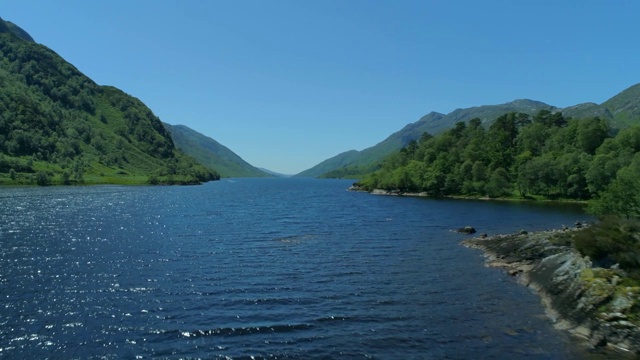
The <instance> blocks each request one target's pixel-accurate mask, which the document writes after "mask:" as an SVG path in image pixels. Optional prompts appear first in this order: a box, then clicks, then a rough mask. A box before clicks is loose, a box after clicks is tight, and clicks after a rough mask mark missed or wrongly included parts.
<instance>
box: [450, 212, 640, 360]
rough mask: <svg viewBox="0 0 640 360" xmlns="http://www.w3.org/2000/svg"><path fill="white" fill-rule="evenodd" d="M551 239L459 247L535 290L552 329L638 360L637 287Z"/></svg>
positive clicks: (518, 237) (479, 241)
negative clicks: (630, 354) (475, 251)
mask: <svg viewBox="0 0 640 360" xmlns="http://www.w3.org/2000/svg"><path fill="white" fill-rule="evenodd" d="M581 224H582V223H581ZM581 226H583V227H586V226H587V225H586V224H585V225H581ZM574 229H575V228H574ZM574 229H568V230H567V231H573V230H574ZM555 234H558V232H557V231H556V232H553V231H549V232H531V233H527V232H526V231H525V230H521V231H520V233H519V234H511V235H496V236H491V237H487V238H485V237H483V236H480V238H472V239H467V240H464V241H463V242H462V244H464V245H465V246H468V247H472V248H477V249H481V250H483V251H484V252H485V256H486V263H487V265H488V266H495V267H501V268H504V269H505V271H506V272H508V274H509V275H512V276H516V275H517V276H518V277H517V278H518V280H519V282H521V283H522V284H524V285H526V286H529V287H530V288H531V289H533V290H534V291H536V292H537V293H538V294H539V295H540V297H541V298H542V301H543V303H544V304H545V306H546V307H547V310H548V314H549V317H550V318H551V319H553V321H554V323H555V326H556V327H557V328H559V329H564V330H567V331H570V332H572V333H573V334H575V335H576V336H581V337H583V338H586V341H587V342H588V343H589V344H590V345H591V346H593V347H607V348H611V349H618V350H624V351H630V352H633V353H635V354H636V355H639V354H640V322H639V321H638V320H637V319H636V317H635V315H634V314H635V312H636V311H637V310H636V309H637V307H638V306H639V304H640V286H626V287H623V286H622V284H624V281H623V279H624V278H625V277H626V276H627V275H626V274H625V273H624V272H623V271H622V270H620V269H615V268H617V267H619V266H613V269H611V268H609V269H607V268H599V267H594V264H593V263H592V261H591V259H590V258H589V257H587V256H581V255H580V254H579V253H578V252H577V251H576V250H575V249H573V248H572V247H571V246H568V245H558V243H556V242H553V241H551V240H552V238H553V237H554V236H555Z"/></svg>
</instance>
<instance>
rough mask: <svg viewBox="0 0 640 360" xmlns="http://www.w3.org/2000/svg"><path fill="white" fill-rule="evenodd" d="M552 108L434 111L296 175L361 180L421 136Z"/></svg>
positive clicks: (525, 103) (523, 103) (531, 104)
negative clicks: (459, 124)
mask: <svg viewBox="0 0 640 360" xmlns="http://www.w3.org/2000/svg"><path fill="white" fill-rule="evenodd" d="M553 109H555V108H554V107H553V106H551V105H547V104H545V103H542V102H539V101H533V100H515V101H512V102H509V103H506V104H499V105H485V106H477V107H471V108H467V109H457V110H454V111H452V112H451V113H449V114H447V115H444V114H440V113H437V112H431V113H429V114H427V115H425V116H423V117H422V118H421V119H420V120H418V121H416V122H414V123H411V124H409V125H407V126H405V127H404V128H402V129H401V130H400V131H398V132H395V133H393V134H391V135H390V136H389V137H388V138H386V139H385V140H383V141H381V142H380V143H378V144H376V145H374V146H372V147H370V148H367V149H364V150H362V151H359V152H357V151H355V150H352V151H349V152H346V153H342V154H339V155H337V156H335V157H333V158H330V159H327V160H325V161H323V162H321V163H320V164H318V165H316V166H314V167H312V168H310V169H308V170H305V171H303V172H301V173H300V174H298V175H296V176H308V177H360V176H361V175H363V174H366V173H368V172H370V171H371V170H373V169H376V163H377V162H379V161H380V160H382V159H384V158H385V157H386V156H388V155H390V154H392V153H393V152H396V151H398V150H400V149H402V148H403V147H405V146H406V145H407V144H409V143H410V142H411V141H417V140H419V139H420V137H421V136H422V134H424V133H425V132H426V133H429V134H432V135H435V134H439V133H442V132H443V131H445V130H447V129H450V128H452V127H453V126H454V124H455V123H457V122H460V121H469V120H471V119H473V118H478V119H480V120H481V121H482V123H483V125H485V126H488V125H489V124H490V123H491V121H493V120H494V119H496V118H497V117H498V116H500V115H502V114H505V113H509V112H520V113H525V114H534V113H536V112H538V111H540V110H553Z"/></svg>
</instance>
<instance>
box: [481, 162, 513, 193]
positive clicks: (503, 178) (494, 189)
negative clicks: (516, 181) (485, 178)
mask: <svg viewBox="0 0 640 360" xmlns="http://www.w3.org/2000/svg"><path fill="white" fill-rule="evenodd" d="M510 189H511V182H510V181H509V173H508V172H507V170H505V169H503V168H497V169H495V170H494V171H493V173H492V174H491V178H490V179H489V183H488V184H487V187H486V190H487V194H488V195H489V196H491V197H501V196H505V195H509V193H510V192H511V191H510Z"/></svg>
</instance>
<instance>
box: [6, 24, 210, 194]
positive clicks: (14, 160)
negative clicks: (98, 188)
mask: <svg viewBox="0 0 640 360" xmlns="http://www.w3.org/2000/svg"><path fill="white" fill-rule="evenodd" d="M0 59H1V60H0V184H31V183H37V184H40V185H47V184H55V183H59V184H72V183H124V184H129V183H132V184H133V183H135V184H139V183H198V182H203V181H208V180H213V179H217V178H219V176H218V174H217V173H215V172H213V171H210V170H209V169H207V168H205V167H204V166H202V165H200V164H198V163H197V162H196V161H195V160H194V159H192V158H190V157H188V156H186V155H184V154H183V153H181V152H180V151H178V150H177V149H176V148H175V146H174V144H173V141H172V139H171V137H170V135H169V133H168V132H167V131H166V130H165V128H164V127H163V126H162V123H161V122H160V120H159V119H158V118H157V117H156V116H155V115H154V114H153V112H152V111H151V110H150V109H149V108H147V107H146V106H145V105H144V104H143V103H142V102H141V101H140V100H138V99H136V98H134V97H132V96H130V95H128V94H125V93H124V92H122V91H120V90H118V89H116V88H114V87H110V86H99V85H97V84H96V83H95V82H93V81H92V80H91V79H89V78H88V77H86V76H85V75H84V74H82V73H81V72H80V71H78V70H77V69H76V68H75V67H74V66H72V65H71V64H69V63H68V62H66V61H64V59H62V58H61V57H60V56H59V55H57V54H56V53H55V52H53V51H52V50H50V49H48V48H47V47H45V46H43V45H39V44H36V43H35V42H33V41H32V39H31V37H30V36H29V35H28V34H26V32H24V31H23V30H22V29H19V28H18V27H17V26H15V25H14V24H11V23H9V22H6V21H4V20H1V19H0Z"/></svg>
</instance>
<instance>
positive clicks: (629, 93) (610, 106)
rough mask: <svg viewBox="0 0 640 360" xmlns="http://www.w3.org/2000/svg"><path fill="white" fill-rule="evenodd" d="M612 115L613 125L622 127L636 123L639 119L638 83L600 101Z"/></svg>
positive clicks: (639, 95)
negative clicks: (602, 101)
mask: <svg viewBox="0 0 640 360" xmlns="http://www.w3.org/2000/svg"><path fill="white" fill-rule="evenodd" d="M602 107H604V108H606V109H607V110H608V111H609V112H610V113H611V115H612V116H613V122H612V124H613V126H615V127H618V128H624V127H627V126H630V125H634V124H637V123H638V120H639V119H640V84H636V85H634V86H631V87H629V88H627V89H626V90H624V91H622V92H621V93H619V94H618V95H616V96H614V97H612V98H611V99H609V100H607V101H605V102H604V103H602Z"/></svg>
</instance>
